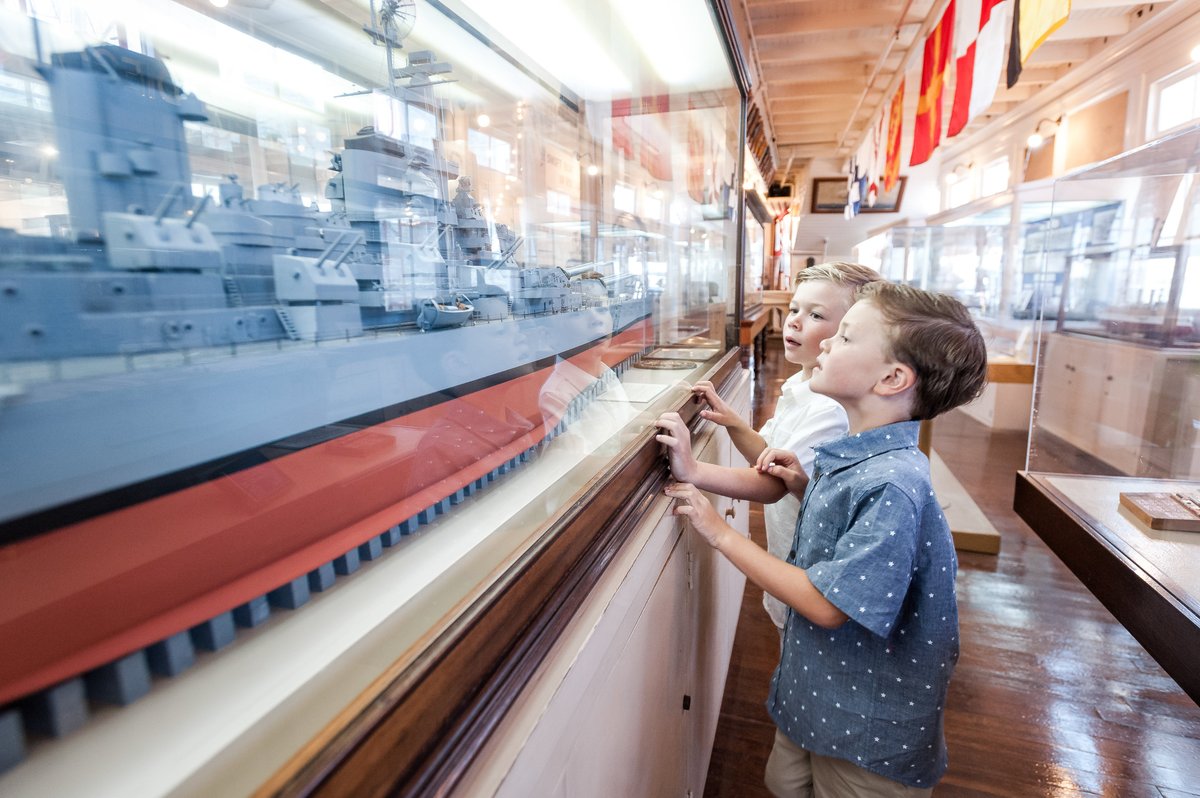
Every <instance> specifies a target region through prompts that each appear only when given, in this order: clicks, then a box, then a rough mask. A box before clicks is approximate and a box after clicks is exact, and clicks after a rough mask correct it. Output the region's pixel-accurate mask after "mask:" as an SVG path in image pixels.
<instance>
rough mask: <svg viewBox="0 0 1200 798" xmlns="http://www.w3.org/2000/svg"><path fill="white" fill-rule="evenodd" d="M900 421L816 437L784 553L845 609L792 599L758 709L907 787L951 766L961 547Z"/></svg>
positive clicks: (911, 432) (814, 745)
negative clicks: (829, 613) (805, 611)
mask: <svg viewBox="0 0 1200 798" xmlns="http://www.w3.org/2000/svg"><path fill="white" fill-rule="evenodd" d="M918 429H919V422H916V421H907V422H902V423H898V424H889V425H887V426H884V427H879V428H876V429H872V430H868V431H866V432H863V433H860V434H858V435H851V436H847V437H844V438H840V439H838V440H836V441H833V442H831V443H828V444H824V445H822V446H818V447H816V451H817V457H816V462H815V465H814V469H813V478H812V481H811V482H810V483H809V485H808V490H807V491H806V493H805V495H804V502H803V507H802V509H801V513H800V520H799V521H798V523H797V527H796V537H795V540H794V542H793V548H792V551H791V552H790V553H789V555H788V562H790V563H793V564H794V565H797V566H799V567H801V568H804V569H805V570H806V571H807V573H808V577H809V579H810V580H812V583H813V585H814V586H815V587H816V588H817V590H819V591H820V592H821V593H822V595H824V596H825V598H827V599H828V600H829V601H830V602H832V603H833V604H834V605H835V606H837V607H838V609H840V610H841V611H842V612H844V613H845V614H846V615H847V616H849V619H850V620H848V621H846V622H845V623H844V624H842V625H841V626H840V627H838V628H837V629H824V628H822V627H820V626H818V625H816V624H814V623H811V622H809V620H808V619H807V618H804V617H803V616H801V615H798V614H797V613H796V612H795V611H789V612H788V617H787V625H786V627H785V630H784V642H783V653H782V656H781V658H780V663H779V667H778V668H777V669H776V671H775V675H774V676H773V677H772V680H771V693H770V696H769V698H768V699H767V709H768V711H769V712H770V713H771V717H772V718H773V719H774V720H775V723H776V725H778V726H779V728H780V729H781V730H782V731H783V733H784V734H786V735H787V736H788V737H789V738H790V739H791V740H792V741H793V742H794V743H796V744H797V745H799V746H801V747H803V748H806V749H807V750H809V751H812V752H814V753H818V754H822V755H825V756H830V757H837V758H840V759H845V760H847V761H849V762H851V763H853V764H855V765H858V766H859V767H862V768H865V769H867V770H870V771H872V772H874V773H878V774H880V775H882V776H885V777H887V778H890V779H893V780H895V781H899V782H901V783H903V784H907V785H909V786H912V787H921V788H928V787H932V786H933V785H934V784H936V783H937V781H938V779H940V778H941V776H942V774H943V773H944V772H945V770H946V745H945V741H944V739H943V735H942V720H943V715H944V708H945V705H946V688H947V686H948V684H949V682H950V674H951V672H952V671H953V670H954V663H955V662H956V661H957V659H958V608H957V604H956V602H955V598H954V577H955V571H956V569H957V567H958V561H957V558H956V557H955V554H954V544H953V541H952V539H951V537H950V528H949V526H948V525H947V524H946V518H945V516H944V515H943V514H942V509H941V505H940V504H939V503H938V500H937V497H936V496H934V493H933V488H932V486H931V483H930V478H929V461H928V460H927V459H926V458H925V455H923V454H922V453H921V452H920V451H919V450H918V449H917V433H918Z"/></svg>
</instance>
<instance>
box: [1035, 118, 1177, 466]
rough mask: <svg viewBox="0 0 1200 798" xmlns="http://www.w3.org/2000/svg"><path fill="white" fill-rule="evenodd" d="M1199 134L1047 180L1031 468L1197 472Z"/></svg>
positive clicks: (1146, 148)
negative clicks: (1050, 292) (1049, 195)
mask: <svg viewBox="0 0 1200 798" xmlns="http://www.w3.org/2000/svg"><path fill="white" fill-rule="evenodd" d="M1197 155H1200V129H1195V128H1193V129H1191V130H1189V131H1185V132H1184V133H1181V134H1178V135H1176V136H1173V137H1170V138H1167V139H1163V140H1161V141H1159V142H1155V143H1152V144H1148V145H1146V146H1145V147H1142V148H1139V149H1138V150H1134V151H1131V152H1129V153H1126V154H1125V155H1122V156H1119V157H1117V158H1114V159H1112V160H1110V161H1107V162H1105V163H1103V164H1100V165H1099V166H1097V167H1096V168H1094V169H1089V170H1085V171H1083V172H1080V173H1077V174H1075V175H1072V176H1070V177H1067V178H1063V179H1061V180H1059V181H1057V182H1056V184H1055V186H1054V204H1053V208H1052V212H1051V214H1050V215H1049V216H1048V217H1047V218H1046V219H1045V220H1043V221H1042V222H1041V223H1040V225H1041V228H1042V230H1043V231H1044V234H1043V235H1042V236H1041V243H1042V245H1043V248H1044V251H1045V268H1044V270H1043V276H1042V278H1041V282H1042V284H1043V285H1044V286H1047V287H1050V286H1053V288H1054V296H1053V301H1049V302H1045V303H1044V305H1043V308H1042V309H1043V312H1044V325H1043V334H1042V346H1041V356H1040V360H1039V364H1038V377H1037V392H1036V402H1037V407H1036V412H1035V423H1034V428H1033V434H1032V436H1031V439H1030V452H1029V464H1030V468H1031V469H1035V470H1039V471H1064V472H1068V473H1083V474H1110V475H1111V474H1123V475H1128V476H1149V477H1173V478H1184V479H1195V478H1197V477H1200V438H1198V434H1197V430H1198V429H1200V332H1198V330H1197V323H1198V314H1200V284H1198V283H1197V270H1198V269H1200V265H1198V258H1200V248H1198V242H1200V213H1197V210H1198V208H1200V194H1198V190H1197V181H1196V179H1195V169H1196V166H1195V164H1197V163H1198V162H1200V161H1198V159H1197Z"/></svg>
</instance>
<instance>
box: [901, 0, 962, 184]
mask: <svg viewBox="0 0 1200 798" xmlns="http://www.w3.org/2000/svg"><path fill="white" fill-rule="evenodd" d="M953 38H954V0H950V4H949V5H948V6H946V11H945V13H943V14H942V18H941V20H940V21H939V22H938V24H937V27H936V28H934V29H933V32H932V33H930V34H929V38H927V39H926V40H925V61H924V62H923V63H922V65H921V96H920V98H918V100H917V121H916V122H915V123H914V124H913V148H912V157H911V158H909V159H908V164H909V166H917V165H918V164H923V163H925V162H926V161H928V160H929V156H930V155H933V151H934V150H936V149H937V146H938V142H940V141H941V139H942V89H943V88H945V82H946V64H947V63H948V62H949V61H950V45H951V42H952V40H953Z"/></svg>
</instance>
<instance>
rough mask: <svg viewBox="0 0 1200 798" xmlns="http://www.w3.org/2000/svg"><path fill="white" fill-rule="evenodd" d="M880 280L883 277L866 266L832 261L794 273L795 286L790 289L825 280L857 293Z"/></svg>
mask: <svg viewBox="0 0 1200 798" xmlns="http://www.w3.org/2000/svg"><path fill="white" fill-rule="evenodd" d="M882 279H883V277H882V276H880V274H879V272H877V271H875V270H874V269H872V268H870V267H868V266H863V265H862V264H859V263H848V262H846V261H840V260H833V261H829V262H828V263H818V264H817V265H815V266H809V267H808V268H806V269H801V270H800V271H798V272H796V285H795V286H792V288H793V290H794V289H795V288H796V286H799V285H800V284H801V283H807V282H809V281H810V280H825V281H827V282H830V283H836V284H837V285H842V286H846V287H847V288H850V289H851V290H854V291H857V290H858V289H860V288H862V287H863V286H864V285H867V284H869V283H874V282H878V281H879V280H882Z"/></svg>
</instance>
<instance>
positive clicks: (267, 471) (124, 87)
mask: <svg viewBox="0 0 1200 798" xmlns="http://www.w3.org/2000/svg"><path fill="white" fill-rule="evenodd" d="M443 66H444V65H439V64H437V63H436V61H435V60H434V59H433V57H432V56H431V55H430V54H428V53H414V54H412V56H411V57H410V59H409V63H408V66H407V67H404V68H403V69H401V70H399V73H400V74H401V75H402V76H404V77H406V78H407V79H408V82H409V84H408V85H407V86H405V87H397V88H395V89H394V90H393V94H394V96H395V99H396V100H397V101H399V102H402V103H408V104H413V105H417V106H421V107H426V108H432V107H433V103H434V100H433V97H432V93H431V90H430V82H429V77H428V76H429V74H431V73H433V72H435V71H438V70H441V69H442V68H443ZM40 72H41V74H42V75H43V77H44V78H45V80H46V82H47V84H48V85H49V88H50V92H51V99H52V103H53V113H54V122H55V127H56V130H57V132H58V137H59V139H58V150H59V153H60V169H61V176H62V180H63V183H64V186H65V189H66V194H67V198H68V203H69V211H70V231H71V234H70V236H62V237H56V238H46V237H33V236H25V235H20V234H17V233H15V232H13V231H9V230H0V453H2V457H0V462H2V465H0V469H2V470H3V478H2V479H0V606H3V607H6V608H7V609H6V610H5V611H3V612H0V648H3V649H4V650H5V651H6V655H5V657H4V658H2V659H0V760H3V758H4V746H3V744H2V740H3V737H4V734H3V733H4V729H5V724H8V725H11V724H12V723H13V722H14V721H13V720H12V718H13V717H15V715H14V712H15V710H13V709H12V707H16V706H17V704H15V703H13V702H17V701H23V702H24V705H25V706H26V709H28V705H29V704H30V702H33V703H35V704H36V703H38V702H39V701H40V702H41V703H42V704H45V705H52V704H55V702H58V706H59V709H58V710H54V711H51V712H50V713H49V714H48V715H46V714H40V713H38V712H35V713H33V714H32V715H29V714H28V713H27V717H26V719H25V723H26V726H30V725H31V721H30V720H29V718H30V717H35V718H42V720H39V721H36V722H33V725H34V726H37V725H38V724H40V726H39V729H40V730H48V731H49V732H50V733H52V734H57V733H61V732H62V731H64V726H66V727H70V726H71V725H72V723H73V721H71V720H70V718H71V717H73V716H72V714H71V712H69V711H68V712H66V713H65V714H64V712H63V711H62V709H61V704H62V702H63V701H65V700H68V699H65V698H64V696H72V695H73V696H76V698H75V699H73V700H74V701H75V702H76V704H78V701H81V700H82V698H80V696H82V695H83V693H82V688H78V687H76V685H78V684H80V683H81V677H82V676H83V675H85V674H86V676H87V686H88V695H89V696H91V697H92V698H93V699H94V698H96V697H101V698H107V699H108V700H116V701H118V702H123V701H126V700H132V698H134V697H136V695H137V694H138V693H139V691H143V690H144V686H145V684H146V683H147V681H146V680H147V679H148V673H149V671H150V670H153V671H155V672H159V673H169V672H172V671H173V670H177V669H178V668H179V662H180V661H181V660H180V658H181V657H182V659H183V661H185V662H186V660H187V656H188V654H187V652H189V651H191V650H192V648H193V647H195V646H198V647H210V648H211V647H219V646H220V645H222V644H223V642H222V641H226V640H227V639H228V637H229V634H231V633H232V632H231V630H232V628H233V625H234V623H235V622H236V623H238V624H242V625H252V624H254V623H257V622H259V621H260V620H261V619H262V617H263V613H264V612H265V608H266V607H267V606H268V604H271V605H276V606H295V605H296V604H297V603H302V602H303V599H304V598H305V597H306V596H307V591H308V590H309V589H310V588H311V589H314V590H316V589H322V585H324V584H325V583H326V577H327V576H329V577H330V578H331V575H332V574H333V573H334V570H335V569H336V571H337V572H338V573H346V572H349V571H351V570H353V569H354V567H356V565H357V562H358V561H359V559H360V558H361V557H368V558H369V557H371V556H374V554H375V553H377V551H378V548H379V546H380V545H385V546H386V545H390V544H391V543H392V542H394V541H395V540H396V538H397V536H398V535H399V534H402V533H404V532H408V531H412V529H413V528H415V526H416V524H418V523H419V522H421V521H423V520H428V518H430V517H432V515H433V514H434V513H435V512H436V511H441V510H444V509H446V508H448V506H449V504H450V503H453V502H456V501H458V500H461V498H462V497H463V496H464V495H465V494H466V493H469V492H470V491H471V490H473V489H475V488H478V487H482V486H483V485H484V484H486V482H488V481H490V480H491V479H493V478H495V476H496V475H497V474H498V473H501V472H503V471H505V470H507V468H509V467H510V466H511V465H512V464H513V463H516V462H519V461H520V460H523V459H524V458H525V457H526V456H527V455H528V453H529V451H531V449H532V448H533V447H535V446H536V445H538V443H539V442H540V441H541V440H543V439H545V438H546V437H549V436H552V435H553V434H554V433H555V431H557V430H559V429H561V427H562V425H563V424H564V423H565V422H566V419H565V418H558V417H555V418H544V417H543V415H542V408H540V407H539V403H538V398H539V397H538V386H539V384H540V381H541V380H544V374H545V373H548V370H549V369H550V367H552V366H553V365H554V363H555V362H556V361H557V360H561V359H563V358H569V357H571V356H573V355H576V354H579V353H582V352H585V351H587V350H589V349H594V348H595V347H607V348H608V349H607V350H606V351H607V352H608V353H609V354H608V355H607V356H606V358H605V359H606V362H608V363H609V365H610V366H613V367H615V368H618V369H619V368H621V367H622V366H623V365H624V364H626V363H628V362H629V361H630V360H631V359H633V358H636V357H638V356H639V355H640V354H641V353H642V352H644V351H645V349H646V347H647V346H648V345H649V344H650V343H651V337H652V329H651V322H650V320H649V317H650V313H651V304H650V300H649V298H648V296H647V294H646V292H645V291H644V290H643V288H642V286H641V285H640V283H639V282H638V281H637V280H636V279H635V278H632V277H630V276H628V275H610V276H607V277H601V276H600V275H599V274H597V273H596V271H595V270H594V269H593V268H591V267H583V268H581V269H577V270H575V271H574V273H572V272H568V271H565V270H563V269H561V268H545V267H539V268H534V267H525V266H522V265H521V264H519V263H518V262H516V260H515V259H514V254H515V253H516V252H517V250H518V249H519V247H520V245H521V241H520V240H519V239H518V238H517V237H516V236H515V235H513V234H512V233H511V232H510V231H509V230H507V229H506V228H504V227H503V226H500V225H497V226H495V229H494V230H493V229H492V228H490V227H489V223H488V222H487V220H486V219H485V218H484V216H483V214H482V212H481V210H480V207H479V204H478V203H477V202H476V201H475V199H474V198H473V197H472V195H471V187H470V181H469V179H468V178H466V177H460V176H459V175H458V167H457V165H456V164H454V163H452V162H450V161H448V160H447V159H446V158H445V157H444V156H443V154H442V152H441V145H440V142H438V141H437V140H436V139H434V140H433V141H432V146H421V145H420V144H417V143H413V142H410V141H403V140H399V139H396V138H391V137H389V136H386V135H383V134H382V133H380V132H378V131H375V130H373V129H370V128H367V129H364V130H362V131H360V132H359V134H358V135H356V136H354V137H351V138H350V139H348V140H347V141H346V142H345V147H344V149H343V150H342V151H341V152H340V153H338V154H337V156H336V157H335V160H334V164H333V167H332V168H333V176H332V177H331V179H330V180H329V181H328V184H327V187H326V196H327V197H328V198H329V199H330V200H331V202H332V205H333V210H332V211H331V212H327V213H323V212H320V211H318V210H316V209H315V208H308V207H305V206H304V205H303V204H302V203H301V201H300V199H299V197H298V195H297V193H296V192H295V190H294V188H292V187H288V186H266V187H260V188H259V190H258V193H257V197H256V198H254V199H249V198H247V197H246V196H245V195H244V192H243V190H242V187H241V186H240V185H239V184H238V183H237V182H236V179H231V180H230V182H229V183H228V184H227V185H225V186H223V187H222V190H221V194H220V198H219V200H218V201H217V202H215V203H210V202H209V201H208V200H207V199H201V200H198V201H197V200H195V199H193V198H192V197H191V191H190V188H189V187H190V186H191V184H192V183H191V170H190V166H189V160H188V152H187V147H186V143H185V136H184V126H183V123H184V121H185V120H203V119H205V118H206V110H205V108H204V106H203V104H202V103H201V102H200V101H199V100H198V99H197V98H195V97H194V96H192V95H190V94H187V93H185V92H183V91H182V90H181V89H180V88H179V87H178V86H177V85H176V84H175V83H174V81H173V80H172V78H171V76H170V74H169V73H168V71H167V69H166V67H165V66H164V65H163V63H162V62H161V61H159V60H157V59H156V58H153V57H149V56H146V55H142V54H139V53H136V52H132V51H129V50H126V49H122V48H120V47H116V46H112V45H101V46H97V47H89V48H86V49H84V50H82V51H80V52H69V53H56V54H54V55H53V56H52V58H51V61H50V63H49V64H44V65H42V66H41V67H40ZM452 180H457V190H456V194H455V196H454V197H453V198H451V197H450V196H449V195H450V188H449V187H450V181H452ZM493 234H494V235H495V239H496V240H498V241H499V246H498V247H496V248H493V245H492V244H491V241H492V237H493ZM585 272H586V273H585ZM597 317H603V319H604V320H605V321H604V323H603V324H600V325H597V324H595V323H594V322H595V319H596V318H597ZM539 375H543V376H539ZM56 549H57V553H55V550H56ZM55 558H57V559H55ZM195 572H204V578H203V579H201V580H200V581H195V580H193V581H191V582H189V581H188V580H189V579H190V578H191V577H192V575H193V574H194V573H195ZM51 573H53V574H54V575H55V578H53V579H50V578H47V575H48V574H51ZM164 574H168V575H169V576H168V577H167V578H165V579H164V576H163V575H164ZM185 574H186V576H185ZM165 583H171V584H169V585H168V584H165ZM122 608H124V609H122ZM198 630H199V631H198ZM14 652H16V653H15V654H14ZM114 663H115V664H114ZM114 668H115V669H114ZM98 685H99V686H98ZM106 685H107V686H106ZM131 685H132V687H131ZM31 696H32V698H31ZM46 718H49V719H48V720H47V719H46ZM66 730H69V728H68V729H66ZM10 750H11V749H10Z"/></svg>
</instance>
